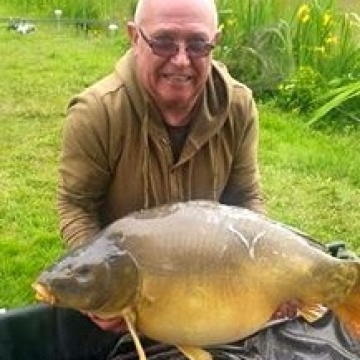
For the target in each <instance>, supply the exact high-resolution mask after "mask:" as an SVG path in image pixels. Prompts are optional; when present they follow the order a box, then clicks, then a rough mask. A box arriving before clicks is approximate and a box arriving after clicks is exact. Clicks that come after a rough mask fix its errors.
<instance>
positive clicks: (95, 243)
mask: <svg viewBox="0 0 360 360" xmlns="http://www.w3.org/2000/svg"><path fill="white" fill-rule="evenodd" d="M359 271H360V266H359V262H358V261H350V260H339V259H336V258H333V257H331V256H330V255H328V254H326V253H325V252H324V251H322V250H320V249H318V248H316V247H314V246H313V245H311V244H309V242H308V241H307V239H305V238H304V237H303V236H302V235H301V234H299V233H297V232H294V231H292V230H291V229H289V228H287V227H285V226H284V225H282V224H280V223H277V222H275V221H272V220H270V219H267V218H265V217H263V216H261V215H257V214H255V213H253V212H251V211H249V210H245V209H241V208H238V207H231V206H226V205H220V204H218V203H213V202H208V201H190V202H186V203H177V204H173V205H165V206H161V207H158V208H154V209H149V210H143V211H139V212H135V213H133V214H130V215H128V216H126V217H124V218H122V219H120V220H117V221H115V222H114V223H113V224H111V225H110V226H108V227H107V228H106V229H105V230H104V231H103V232H102V233H101V234H100V235H98V236H97V237H96V238H95V239H93V240H92V241H91V242H89V244H87V245H84V246H81V247H79V248H77V249H75V250H73V251H70V252H69V253H68V254H67V255H65V257H63V258H62V259H60V260H59V261H58V262H57V263H56V264H55V265H53V266H52V267H51V268H49V269H48V270H46V271H44V272H43V273H42V274H40V276H39V278H38V279H37V281H36V283H35V285H34V288H35V289H36V291H37V297H38V299H40V300H43V301H47V302H50V303H52V304H54V305H57V306H64V307H70V308H74V309H78V310H81V311H85V312H91V313H93V314H95V315H97V316H99V317H101V318H114V317H117V316H123V317H124V319H125V321H126V323H127V324H128V327H129V330H130V332H131V333H132V335H133V337H134V340H135V344H136V345H137V348H138V352H139V355H140V357H141V358H145V355H144V353H143V351H142V349H141V345H140V344H139V341H138V339H137V337H136V333H135V331H134V329H136V330H138V331H140V332H141V333H143V334H144V335H146V336H148V337H149V338H152V339H155V340H157V341H160V342H164V343H168V344H174V345H176V346H177V347H178V348H179V349H180V350H181V351H182V352H183V353H184V354H185V355H187V356H188V357H189V358H192V359H204V358H205V359H206V358H209V357H210V355H209V354H208V353H207V352H206V351H205V350H202V349H201V348H202V347H204V346H206V345H212V344H223V343H227V342H232V341H235V340H238V339H242V338H244V337H246V336H248V335H250V334H253V333H254V332H256V331H257V330H259V329H260V328H262V327H263V326H264V325H265V324H266V323H267V322H268V320H269V319H270V317H271V315H272V314H273V313H274V311H275V310H276V309H277V308H278V307H279V305H280V304H282V303H284V302H287V301H289V300H293V299H296V300H298V301H299V302H300V304H302V305H301V310H303V311H304V312H305V313H306V309H312V308H314V306H315V305H317V304H323V305H324V306H326V307H328V308H330V309H332V310H333V311H334V312H335V313H336V314H337V315H338V317H339V318H340V319H341V320H342V321H343V322H344V324H346V325H347V326H348V328H349V330H350V331H352V333H353V334H354V335H355V336H357V337H360V286H359V285H360V280H359V279H360V277H359ZM207 355H209V356H207Z"/></svg>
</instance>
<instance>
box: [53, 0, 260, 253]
mask: <svg viewBox="0 0 360 360" xmlns="http://www.w3.org/2000/svg"><path fill="white" fill-rule="evenodd" d="M217 25H218V24H217V16H216V9H215V5H214V3H213V1H212V0H196V1H194V0H186V1H182V2H179V1H177V0H170V1H166V2H164V1H161V0H140V2H139V4H138V6H137V9H136V14H135V21H134V22H131V23H129V24H128V33H129V37H130V39H131V42H132V49H131V50H130V51H129V52H127V53H126V55H125V56H124V57H122V58H121V59H120V61H119V62H118V63H117V65H116V69H115V71H114V73H112V74H111V75H110V76H108V77H106V78H105V79H103V80H101V81H100V82H98V83H97V84H95V85H93V86H92V87H90V88H89V89H87V90H85V91H84V92H83V93H82V94H80V95H79V96H77V97H75V98H74V99H73V100H72V101H71V103H70V106H69V113H68V121H67V124H66V127H65V136H64V144H63V151H62V158H61V166H60V178H61V182H60V190H59V214H60V227H61V231H62V234H63V237H64V239H65V241H66V242H67V243H68V245H70V246H74V245H78V244H80V243H82V242H84V241H87V240H88V239H89V238H91V236H92V235H94V234H95V233H96V232H98V231H99V230H100V229H101V228H103V227H104V226H105V225H106V224H108V223H110V222H111V221H113V220H115V219H117V218H119V217H121V216H123V215H125V214H127V213H129V212H130V211H133V210H138V209H140V208H147V207H151V206H154V205H158V204H162V203H167V202H173V201H182V200H188V199H200V198H201V199H214V200H219V201H221V202H224V203H228V204H236V205H239V206H244V207H248V208H250V209H253V210H256V211H263V204H262V200H261V196H260V191H259V171H258V164H257V142H258V120H257V111H256V108H255V105H254V101H253V98H252V95H251V92H250V90H249V89H248V88H246V87H245V86H244V85H242V84H240V83H238V82H236V81H235V80H233V79H232V78H231V77H230V75H229V74H228V73H227V71H226V69H225V68H224V67H223V66H221V65H220V64H218V63H215V62H213V61H212V56H211V50H212V49H213V47H214V46H215V45H216V43H217V42H218V39H219V36H220V33H219V31H218V29H217Z"/></svg>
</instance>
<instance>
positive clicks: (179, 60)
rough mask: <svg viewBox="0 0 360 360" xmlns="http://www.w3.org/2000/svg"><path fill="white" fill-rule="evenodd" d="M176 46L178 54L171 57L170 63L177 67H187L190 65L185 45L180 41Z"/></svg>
mask: <svg viewBox="0 0 360 360" xmlns="http://www.w3.org/2000/svg"><path fill="white" fill-rule="evenodd" d="M178 46H179V50H178V52H177V53H176V54H175V55H174V56H172V57H171V59H170V61H171V62H172V63H174V64H176V65H178V66H184V65H188V64H189V63H190V57H189V55H188V53H187V51H186V43H185V42H183V41H182V42H180V43H179V44H178Z"/></svg>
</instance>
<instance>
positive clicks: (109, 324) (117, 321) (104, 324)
mask: <svg viewBox="0 0 360 360" xmlns="http://www.w3.org/2000/svg"><path fill="white" fill-rule="evenodd" d="M85 315H87V316H88V317H89V318H90V319H91V320H92V321H93V322H94V323H95V324H96V325H97V326H98V327H99V328H101V329H102V330H104V331H112V332H116V333H119V332H124V331H125V330H126V324H125V322H124V320H123V319H122V318H114V319H109V320H104V319H101V318H99V317H98V316H96V315H94V314H91V313H85Z"/></svg>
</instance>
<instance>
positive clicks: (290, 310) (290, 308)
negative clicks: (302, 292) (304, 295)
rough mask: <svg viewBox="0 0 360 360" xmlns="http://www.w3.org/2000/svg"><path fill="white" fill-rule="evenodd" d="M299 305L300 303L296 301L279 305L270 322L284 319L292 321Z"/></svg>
mask: <svg viewBox="0 0 360 360" xmlns="http://www.w3.org/2000/svg"><path fill="white" fill-rule="evenodd" d="M299 305H300V303H299V301H297V300H290V301H288V302H286V303H284V304H281V305H280V306H279V308H278V309H277V310H276V311H275V313H274V314H273V316H272V317H271V320H279V319H286V318H288V319H293V318H294V317H296V315H297V310H298V308H299Z"/></svg>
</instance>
